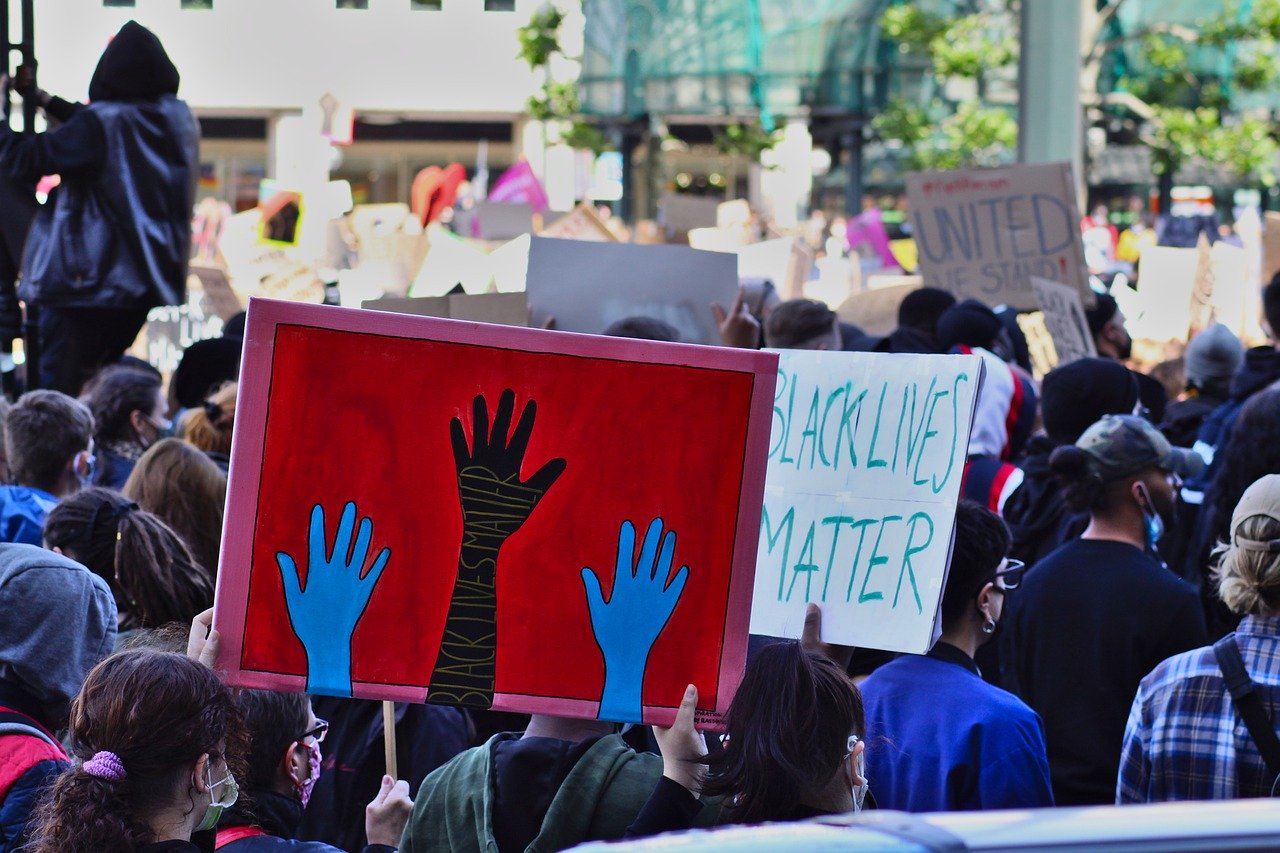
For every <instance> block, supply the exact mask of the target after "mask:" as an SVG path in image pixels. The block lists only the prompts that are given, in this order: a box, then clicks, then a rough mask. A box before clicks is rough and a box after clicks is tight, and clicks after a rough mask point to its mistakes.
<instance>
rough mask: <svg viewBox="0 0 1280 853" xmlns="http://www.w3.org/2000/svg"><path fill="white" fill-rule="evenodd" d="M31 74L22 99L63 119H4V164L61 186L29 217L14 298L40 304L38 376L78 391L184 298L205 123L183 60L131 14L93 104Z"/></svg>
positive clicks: (17, 174)
mask: <svg viewBox="0 0 1280 853" xmlns="http://www.w3.org/2000/svg"><path fill="white" fill-rule="evenodd" d="M26 80H27V81H28V82H27V83H26V84H24V89H25V91H26V96H27V97H33V98H35V99H37V101H39V103H40V104H41V105H42V106H43V107H44V108H45V110H46V112H47V113H48V114H49V115H50V116H51V117H53V118H55V119H60V120H63V123H62V124H61V126H60V127H58V128H57V129H55V130H50V131H47V132H45V133H38V134H29V135H27V134H24V135H19V134H17V133H14V132H13V131H12V130H10V129H9V127H8V124H7V123H6V122H0V168H4V169H6V170H7V171H8V173H9V174H10V176H11V177H13V178H14V179H15V180H18V181H29V182H32V183H34V181H36V180H37V179H39V178H40V176H42V175H52V174H57V175H61V177H62V183H61V185H60V186H59V188H58V189H57V191H56V192H55V195H54V197H53V198H52V199H51V200H50V201H49V203H48V204H46V205H45V206H44V207H43V208H41V210H40V212H39V213H38V214H37V216H36V219H35V222H34V223H33V224H32V226H31V230H30V232H29V234H28V237H27V241H26V246H25V248H24V251H23V258H22V281H21V284H20V287H19V292H18V295H19V296H20V297H21V298H22V299H23V301H25V302H26V303H27V304H28V305H31V304H34V305H37V306H39V309H40V311H39V335H40V344H41V347H42V357H41V360H40V384H41V385H42V386H45V387H52V388H55V389H57V390H60V391H63V392H64V393H67V394H70V395H72V396H75V395H77V394H78V393H79V391H80V386H81V385H82V384H83V383H84V380H85V379H86V378H88V377H89V376H90V375H92V374H93V373H94V372H95V371H96V369H97V368H98V367H100V366H101V365H103V364H105V363H107V362H109V361H113V360H115V359H117V358H119V356H120V354H121V353H122V352H123V351H124V350H125V349H126V348H127V347H128V346H129V345H130V344H131V343H132V342H133V339H134V338H135V337H136V336H137V333H138V330H139V329H141V328H142V324H143V323H144V322H145V321H146V317H147V311H148V310H149V309H151V308H153V307H155V306H157V305H177V304H180V303H181V302H182V300H183V297H184V294H185V291H186V278H187V260H188V258H189V256H190V254H191V216H192V208H193V205H194V203H195V189H196V178H197V176H198V173H199V168H198V167H199V139H200V129H199V125H198V124H197V123H196V120H195V117H194V116H193V115H192V113H191V110H190V109H189V108H188V107H187V105H186V104H185V103H183V102H182V101H180V100H178V98H177V92H178V81H179V75H178V69H177V68H175V67H174V65H173V63H172V62H171V61H170V60H169V57H168V55H167V54H166V53H165V50H164V47H163V46H162V45H161V44H160V40H159V39H158V38H156V36H155V34H153V33H152V32H151V31H150V30H148V29H146V28H145V27H143V26H141V25H140V24H138V23H136V22H134V21H129V22H128V23H126V24H125V25H124V26H123V27H122V28H121V29H120V31H119V33H117V34H116V36H115V38H113V39H112V40H111V42H110V44H108V45H107V48H106V50H105V51H103V53H102V57H101V59H99V60H98V66H97V68H96V69H95V70H94V72H93V77H92V79H91V80H90V82H89V99H90V102H91V103H90V104H89V105H88V106H81V105H73V104H69V103H67V102H66V101H62V100H61V99H58V98H50V97H49V96H48V95H47V94H45V93H44V92H41V91H40V90H39V88H38V87H36V86H35V82H34V79H33V75H31V74H30V73H28V75H27V77H26Z"/></svg>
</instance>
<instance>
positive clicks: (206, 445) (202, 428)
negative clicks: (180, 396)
mask: <svg viewBox="0 0 1280 853" xmlns="http://www.w3.org/2000/svg"><path fill="white" fill-rule="evenodd" d="M236 390H237V386H236V383H234V382H228V383H227V384H225V385H223V386H222V387H221V388H219V389H218V390H217V391H214V392H213V393H212V394H210V395H209V397H208V399H206V400H205V402H204V405H203V406H198V407H196V408H194V409H192V410H191V411H189V412H187V414H186V416H185V417H184V418H183V419H182V426H181V427H180V429H179V433H178V437H179V438H181V439H182V440H183V441H185V442H187V443H188V444H190V445H192V446H193V447H195V448H196V449H198V450H203V451H204V452H205V453H221V454H223V455H224V456H229V455H231V430H232V427H234V426H235V422H236Z"/></svg>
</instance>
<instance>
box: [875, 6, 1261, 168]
mask: <svg viewBox="0 0 1280 853" xmlns="http://www.w3.org/2000/svg"><path fill="white" fill-rule="evenodd" d="M1016 2H1017V0H975V2H973V3H970V4H969V5H968V7H967V8H968V9H969V11H967V12H966V13H965V14H958V15H954V16H946V15H940V14H937V13H933V12H929V11H925V10H921V9H919V8H917V7H916V6H915V5H913V4H911V3H905V4H899V5H893V6H890V7H889V8H888V9H887V10H886V11H885V12H884V14H883V16H882V17H881V20H880V26H881V31H882V33H883V34H884V36H885V37H887V38H889V39H891V40H893V41H894V42H895V43H896V45H897V47H898V50H899V51H900V52H901V53H903V54H906V55H909V56H912V57H915V58H918V59H920V60H923V61H924V62H925V63H926V65H927V68H928V71H927V77H928V82H929V83H930V84H931V85H929V86H926V92H927V94H926V96H925V97H923V98H913V99H911V100H905V99H901V98H899V99H896V100H894V101H893V102H891V103H890V105H889V107H888V109H886V110H885V111H884V112H883V113H882V114H881V115H880V116H878V117H877V118H876V119H875V120H874V121H873V128H874V129H875V130H876V132H877V133H878V134H879V135H880V137H881V138H882V139H884V140H885V141H886V142H889V143H890V144H894V145H900V146H902V147H903V149H904V150H905V154H906V156H905V159H906V163H907V165H908V167H909V168H916V169H920V168H955V167H959V166H968V165H993V164H996V163H998V162H1001V161H1007V160H1009V159H1011V158H1012V155H1013V150H1014V148H1015V146H1016V143H1017V133H1016V123H1015V121H1014V116H1013V114H1012V111H1011V108H1010V107H1008V106H1004V105H1000V104H996V103H992V102H991V101H990V99H989V98H987V97H985V95H986V92H987V90H988V85H989V83H990V82H991V80H992V79H997V78H999V77H1000V76H1001V75H1008V74H1011V73H1012V71H1013V69H1014V68H1015V67H1016V64H1017V61H1018V47H1019V46H1018V44H1017V41H1016V39H1015V38H1014V36H1013V34H1014V33H1016V32H1017V14H1016V13H1017V9H1016V8H1015V7H1016ZM1064 2H1078V0H1064ZM1125 3H1126V0H1105V2H1104V3H1102V4H1100V8H1099V20H1100V21H1102V22H1103V23H1104V26H1103V27H1101V28H1100V30H1099V32H1097V33H1094V34H1092V36H1093V38H1092V42H1093V43H1092V45H1091V46H1090V48H1089V49H1088V50H1087V51H1086V53H1085V56H1084V58H1083V62H1084V65H1085V70H1086V73H1085V74H1084V76H1083V80H1084V81H1085V82H1084V83H1083V84H1082V85H1084V86H1085V87H1086V89H1085V90H1084V91H1082V92H1081V100H1082V102H1083V103H1085V104H1091V105H1094V107H1095V110H1094V112H1092V113H1091V117H1093V118H1096V119H1101V118H1107V117H1115V116H1119V115H1123V116H1125V117H1127V118H1131V119H1132V115H1131V114H1132V113H1135V112H1136V113H1138V119H1137V124H1138V125H1139V132H1138V138H1139V139H1140V140H1141V141H1142V142H1143V144H1145V145H1147V146H1148V147H1150V148H1151V150H1152V152H1153V154H1154V159H1155V164H1156V168H1157V170H1159V171H1161V172H1173V171H1176V170H1177V169H1179V168H1181V167H1182V166H1184V165H1186V164H1188V163H1189V162H1192V161H1201V162H1208V163H1212V164H1215V165H1218V166H1222V167H1226V168H1228V169H1230V170H1231V171H1233V172H1234V173H1235V174H1236V175H1237V176H1238V177H1240V178H1241V179H1242V180H1256V181H1260V182H1262V183H1265V184H1271V183H1274V181H1275V175H1274V163H1275V159H1276V156H1277V152H1278V151H1280V147H1278V146H1277V142H1276V138H1275V133H1274V129H1273V127H1272V126H1271V123H1270V122H1269V121H1268V118H1267V115H1266V113H1265V111H1257V110H1253V111H1251V110H1250V109H1248V108H1247V107H1243V106H1241V104H1247V103H1248V96H1249V95H1250V94H1252V93H1263V92H1267V91H1269V90H1273V89H1274V88H1275V87H1276V85H1277V83H1280V58H1278V57H1280V0H1227V2H1225V3H1222V4H1216V3H1215V4H1212V9H1213V11H1210V12H1206V13H1205V14H1203V15H1202V16H1201V17H1200V18H1199V19H1197V20H1194V21H1190V22H1186V21H1160V20H1157V21H1153V22H1149V23H1146V24H1145V25H1143V26H1141V27H1140V28H1138V29H1137V30H1135V31H1130V32H1118V27H1116V26H1115V20H1116V15H1117V13H1118V12H1119V9H1120V7H1121V6H1123V5H1125ZM1116 57H1120V58H1121V59H1122V60H1123V62H1121V63H1120V65H1121V66H1122V67H1125V68H1126V69H1127V70H1125V71H1124V73H1121V74H1119V75H1118V76H1117V77H1116V79H1114V80H1113V81H1110V83H1111V85H1110V86H1109V87H1108V90H1107V91H1098V90H1097V85H1098V81H1099V79H1100V75H1099V73H1098V68H1099V67H1101V65H1102V64H1103V63H1104V62H1106V61H1108V60H1114V59H1115V58H1116ZM957 81H968V82H969V83H970V86H969V89H968V90H969V91H975V92H976V93H977V97H975V98H972V99H960V98H948V97H946V93H947V92H948V91H950V90H952V89H954V88H955V84H956V82H957ZM1090 86H1092V87H1093V90H1092V91H1090V90H1089V88H1088V87H1090ZM1111 92H1117V93H1121V94H1122V95H1123V96H1124V97H1125V98H1126V99H1127V100H1123V101H1122V100H1121V99H1118V98H1116V97H1114V96H1110V93H1111Z"/></svg>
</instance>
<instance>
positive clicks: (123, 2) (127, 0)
mask: <svg viewBox="0 0 1280 853" xmlns="http://www.w3.org/2000/svg"><path fill="white" fill-rule="evenodd" d="M102 5H103V6H121V7H132V6H134V5H136V0H102Z"/></svg>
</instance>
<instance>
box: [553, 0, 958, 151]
mask: <svg viewBox="0 0 1280 853" xmlns="http://www.w3.org/2000/svg"><path fill="white" fill-rule="evenodd" d="M893 2H895V0H587V2H586V4H585V6H584V11H585V14H586V33H585V49H584V54H583V65H582V76H581V77H580V79H579V84H578V85H579V94H580V97H581V100H582V109H583V112H584V113H585V114H586V115H589V116H595V117H598V118H618V119H628V118H634V117H637V116H641V115H644V114H646V113H652V114H657V115H664V116H697V117H706V118H710V119H714V118H715V117H723V118H725V119H743V118H754V117H759V118H760V119H761V120H762V121H763V122H764V123H765V124H766V126H768V125H770V124H772V123H773V122H774V121H775V120H776V119H777V118H779V117H783V116H786V115H793V114H800V113H819V114H821V113H831V114H845V115H848V114H861V115H867V114H870V113H872V112H874V111H875V110H876V109H878V108H879V107H881V106H882V105H883V104H884V103H885V102H886V101H887V100H888V98H889V96H890V95H891V94H905V95H908V96H909V95H910V94H911V92H913V91H917V90H918V89H919V87H920V86H921V84H922V82H923V81H924V78H925V76H926V69H925V68H924V66H923V65H922V64H921V62H920V61H919V60H918V59H917V58H915V57H909V56H907V55H905V54H903V53H900V52H899V51H898V50H897V48H896V46H895V45H894V44H893V43H892V42H889V41H887V40H885V39H883V38H882V37H881V32H880V26H879V21H880V17H881V15H882V14H883V12H884V10H885V8H886V7H888V6H889V5H891V4H892V3H893ZM919 5H922V6H925V7H928V8H932V9H936V10H937V11H940V12H951V11H954V9H955V7H956V5H957V4H956V3H955V2H953V1H952V0H935V2H924V3H921V4H919Z"/></svg>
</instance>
